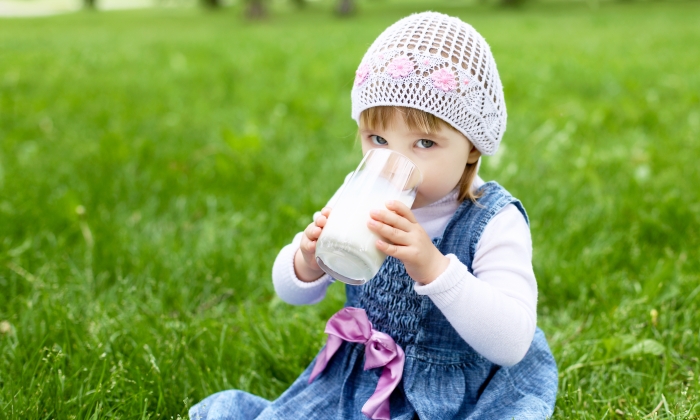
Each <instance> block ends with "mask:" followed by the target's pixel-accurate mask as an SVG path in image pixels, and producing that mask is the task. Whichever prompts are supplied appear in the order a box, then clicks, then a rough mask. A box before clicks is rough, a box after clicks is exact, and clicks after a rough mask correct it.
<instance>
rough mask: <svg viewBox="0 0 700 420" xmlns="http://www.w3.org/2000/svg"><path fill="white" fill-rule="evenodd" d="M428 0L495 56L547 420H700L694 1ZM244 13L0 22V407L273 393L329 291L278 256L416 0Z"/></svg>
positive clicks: (52, 412) (500, 163)
mask: <svg viewBox="0 0 700 420" xmlns="http://www.w3.org/2000/svg"><path fill="white" fill-rule="evenodd" d="M455 3H456V2H451V3H444V2H443V3H441V4H442V6H440V7H437V6H434V7H432V8H437V9H438V10H441V11H444V12H447V13H451V14H454V15H458V16H460V17H462V18H463V19H465V20H466V21H467V22H470V23H471V24H473V25H474V26H475V27H476V28H477V29H478V30H479V31H480V32H481V33H482V34H483V35H484V36H485V37H486V39H487V40H488V41H489V43H490V44H491V47H492V50H493V51H494V54H495V56H496V60H497V62H498V65H499V70H500V73H501V77H502V79H503V82H504V86H505V94H506V101H507V103H508V111H509V121H508V131H507V132H506V135H505V138H504V140H503V149H502V150H501V151H500V152H499V154H498V155H497V156H495V157H490V158H486V159H485V160H484V164H483V166H482V171H481V174H482V177H483V178H485V179H487V180H488V179H496V180H498V181H499V182H500V183H501V184H502V185H504V186H505V187H506V188H508V189H509V190H510V191H511V192H512V193H513V194H514V195H516V196H517V197H519V198H520V199H521V200H522V201H523V202H524V204H525V206H526V208H527V209H528V212H529V214H530V216H531V219H532V233H533V240H534V247H535V254H534V265H535V270H536V274H537V277H538V284H539V291H540V295H539V320H538V321H539V325H540V327H541V328H542V329H543V330H544V331H545V333H546V334H547V336H548V338H549V342H550V345H551V347H552V349H553V352H554V355H555V357H556V359H557V361H558V364H559V369H560V387H559V397H558V401H557V408H556V411H555V417H556V418H561V419H565V418H576V419H600V418H642V417H644V416H647V417H646V418H665V419H690V418H698V416H700V397H698V395H699V394H700V379H699V378H698V377H699V376H700V362H699V360H698V357H700V336H699V334H700V333H699V331H698V330H699V328H698V327H699V324H700V318H699V317H698V314H699V313H700V164H699V161H700V142H698V140H699V139H700V73H699V72H698V69H699V68H700V54H698V48H697V45H698V43H699V42H700V20H699V19H698V16H700V4H699V3H697V2H694V3H691V2H687V3H686V2H668V3H625V4H608V3H605V4H602V5H601V7H599V8H598V9H595V10H592V9H590V8H588V7H587V6H586V5H585V4H578V5H577V4H572V5H550V6H531V7H526V8H524V9H521V10H500V9H494V8H491V7H487V6H478V7H471V8H459V7H456V6H455V5H454V4H455ZM330 7H331V5H330V4H329V3H328V2H321V3H314V4H311V5H310V6H309V7H308V8H307V10H305V11H301V12H293V11H285V12H279V13H276V14H275V15H273V17H272V18H271V19H270V20H269V21H267V22H264V23H253V24H251V23H247V22H244V21H242V20H241V19H240V17H239V16H240V13H239V12H240V11H239V10H237V9H228V10H225V11H223V12H221V13H206V12H203V11H200V10H177V9H158V10H150V11H149V10H145V11H137V12H118V13H116V12H115V13H106V14H100V13H78V14H73V15H65V16H56V17H51V18H40V19H27V20H0V418H8V419H46V418H57V419H100V418H125V419H136V418H152V419H153V418H164V419H170V418H177V417H178V416H184V417H186V412H187V408H188V407H189V406H190V405H192V404H193V403H195V402H197V401H199V400H200V399H202V398H203V397H205V396H207V395H209V394H211V393H213V392H216V391H219V390H223V389H227V388H242V389H245V390H248V391H250V392H254V393H256V394H259V395H262V396H264V397H267V398H275V397H276V396H278V395H279V394H280V393H281V392H282V391H283V390H284V389H285V388H286V387H287V386H288V385H289V384H290V383H291V382H292V381H293V380H294V379H295V378H296V376H297V375H298V374H299V373H300V372H301V371H302V370H303V369H304V367H305V366H306V365H307V364H308V363H309V362H310V361H311V359H312V358H313V356H314V355H315V353H316V351H317V350H318V348H320V346H321V345H322V344H323V343H324V342H325V336H324V334H323V327H324V324H325V321H326V320H327V319H328V317H329V316H330V315H332V314H333V313H334V312H335V311H336V310H337V309H339V307H340V306H341V305H342V303H343V301H344V289H343V287H342V285H341V284H334V285H333V286H332V287H331V288H330V290H329V294H328V296H327V298H326V299H325V300H324V301H323V302H322V303H320V304H318V305H313V306H306V307H293V306H290V305H287V304H285V303H283V302H282V301H280V300H279V298H277V297H276V296H275V294H274V291H273V288H272V284H271V280H270V271H271V266H272V262H273V260H274V257H275V255H276V254H277V252H278V251H279V249H280V248H281V247H282V246H283V245H284V244H286V243H288V242H289V241H290V240H291V239H292V237H293V235H294V234H295V233H296V232H297V231H299V230H301V229H302V228H303V227H304V226H305V225H306V224H307V223H308V222H309V221H310V217H311V215H312V213H313V212H314V211H316V210H317V209H319V208H320V207H321V206H323V205H324V204H325V202H326V200H327V199H328V197H329V196H330V195H331V194H332V192H333V191H334V190H335V189H336V188H337V186H338V185H339V184H340V183H341V181H342V179H343V178H344V176H345V174H347V172H348V171H350V170H352V168H354V166H355V165H356V163H357V162H358V161H359V159H360V150H359V147H358V145H356V144H355V141H354V136H355V130H356V126H355V123H354V122H353V121H352V120H351V119H350V117H349V114H350V88H351V84H352V81H353V78H354V71H355V69H356V66H357V64H358V63H359V59H360V58H361V57H362V54H363V53H364V51H365V50H366V48H367V47H368V46H369V43H370V42H371V41H372V40H373V39H374V38H375V37H376V36H377V35H378V34H379V33H380V32H381V30H383V29H384V28H385V27H386V26H387V25H388V24H390V23H392V22H394V21H395V20H397V19H398V18H400V17H402V16H403V15H406V14H408V13H409V12H411V11H414V10H419V8H418V6H414V5H413V3H411V5H403V6H400V5H398V4H397V3H396V2H394V3H391V2H385V3H378V4H367V5H366V6H365V8H364V9H363V10H362V12H361V13H360V14H358V15H357V16H356V17H354V18H352V19H347V20H338V19H335V18H333V17H332V16H331V15H330V13H329V12H328V11H327V10H326V9H328V8H330Z"/></svg>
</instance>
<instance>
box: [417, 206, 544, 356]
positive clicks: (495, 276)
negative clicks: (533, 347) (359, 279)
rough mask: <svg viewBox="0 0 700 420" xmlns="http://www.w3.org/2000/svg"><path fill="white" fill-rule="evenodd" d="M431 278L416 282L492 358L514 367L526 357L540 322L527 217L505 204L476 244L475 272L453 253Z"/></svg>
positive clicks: (419, 290) (462, 333) (472, 343)
mask: <svg viewBox="0 0 700 420" xmlns="http://www.w3.org/2000/svg"><path fill="white" fill-rule="evenodd" d="M447 257H448V258H449V259H450V263H449V265H448V267H447V269H446V270H445V272H443V273H442V274H441V275H440V276H438V278H437V279H435V280H434V281H433V282H432V283H430V284H427V285H421V284H419V283H416V285H415V290H416V293H418V294H420V295H426V296H429V297H430V299H431V300H432V301H433V303H435V305H436V306H437V307H438V308H439V309H440V310H441V311H442V313H443V314H444V315H445V318H447V320H448V321H449V322H450V324H452V326H453V327H454V328H455V330H456V331H457V333H459V335H460V336H461V337H462V338H463V339H464V341H466V342H467V343H468V344H469V345H470V346H471V347H472V348H474V350H476V351H477V352H479V353H480V354H481V355H483V356H484V357H485V358H487V359H488V360H490V361H491V362H493V363H495V364H497V365H501V366H512V365H514V364H516V363H518V362H519V361H520V360H522V358H523V357H525V353H527V350H528V349H529V348H530V344H531V343H532V339H533V337H534V334H535V328H536V326H537V282H536V280H535V273H534V270H533V268H532V239H531V236H530V229H529V227H528V226H527V223H526V222H525V218H524V217H523V216H522V214H521V213H520V211H519V210H518V209H517V208H516V207H515V206H514V205H512V204H511V205H509V206H506V207H505V208H504V209H503V210H502V211H501V212H500V213H499V214H497V215H496V216H494V218H493V219H492V220H491V221H490V222H489V224H488V225H487V226H486V228H485V229H484V232H483V233H482V235H481V239H480V240H479V243H478V244H477V249H476V254H475V256H474V261H473V264H472V268H473V272H474V274H471V273H470V272H469V270H468V269H467V267H466V266H465V265H464V264H463V263H462V262H460V261H459V259H457V257H456V256H455V255H453V254H448V255H447Z"/></svg>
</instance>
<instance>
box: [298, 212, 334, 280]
mask: <svg viewBox="0 0 700 420" xmlns="http://www.w3.org/2000/svg"><path fill="white" fill-rule="evenodd" d="M330 214H331V209H330V208H329V207H324V208H323V209H322V210H321V215H320V216H318V217H317V218H316V220H314V221H313V223H311V224H309V226H307V227H306V229H304V234H303V235H302V236H301V244H300V245H299V251H297V253H296V254H295V255H294V273H295V274H296V276H297V278H298V279H299V280H301V281H306V282H311V281H314V280H318V279H319V278H320V277H321V276H322V275H323V274H324V273H323V270H321V268H320V267H319V266H318V264H317V263H316V241H317V240H318V237H319V236H321V232H323V227H324V226H326V222H327V221H328V216H329V215H330Z"/></svg>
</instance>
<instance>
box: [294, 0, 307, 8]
mask: <svg viewBox="0 0 700 420" xmlns="http://www.w3.org/2000/svg"><path fill="white" fill-rule="evenodd" d="M293 2H294V5H295V6H296V7H297V8H299V9H303V8H304V6H306V0H293Z"/></svg>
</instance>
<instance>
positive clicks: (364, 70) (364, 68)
mask: <svg viewBox="0 0 700 420" xmlns="http://www.w3.org/2000/svg"><path fill="white" fill-rule="evenodd" d="M368 75H369V66H368V65H367V63H362V64H360V67H359V68H358V69H357V71H356V72H355V86H359V85H361V84H363V83H364V82H365V80H367V76H368Z"/></svg>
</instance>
